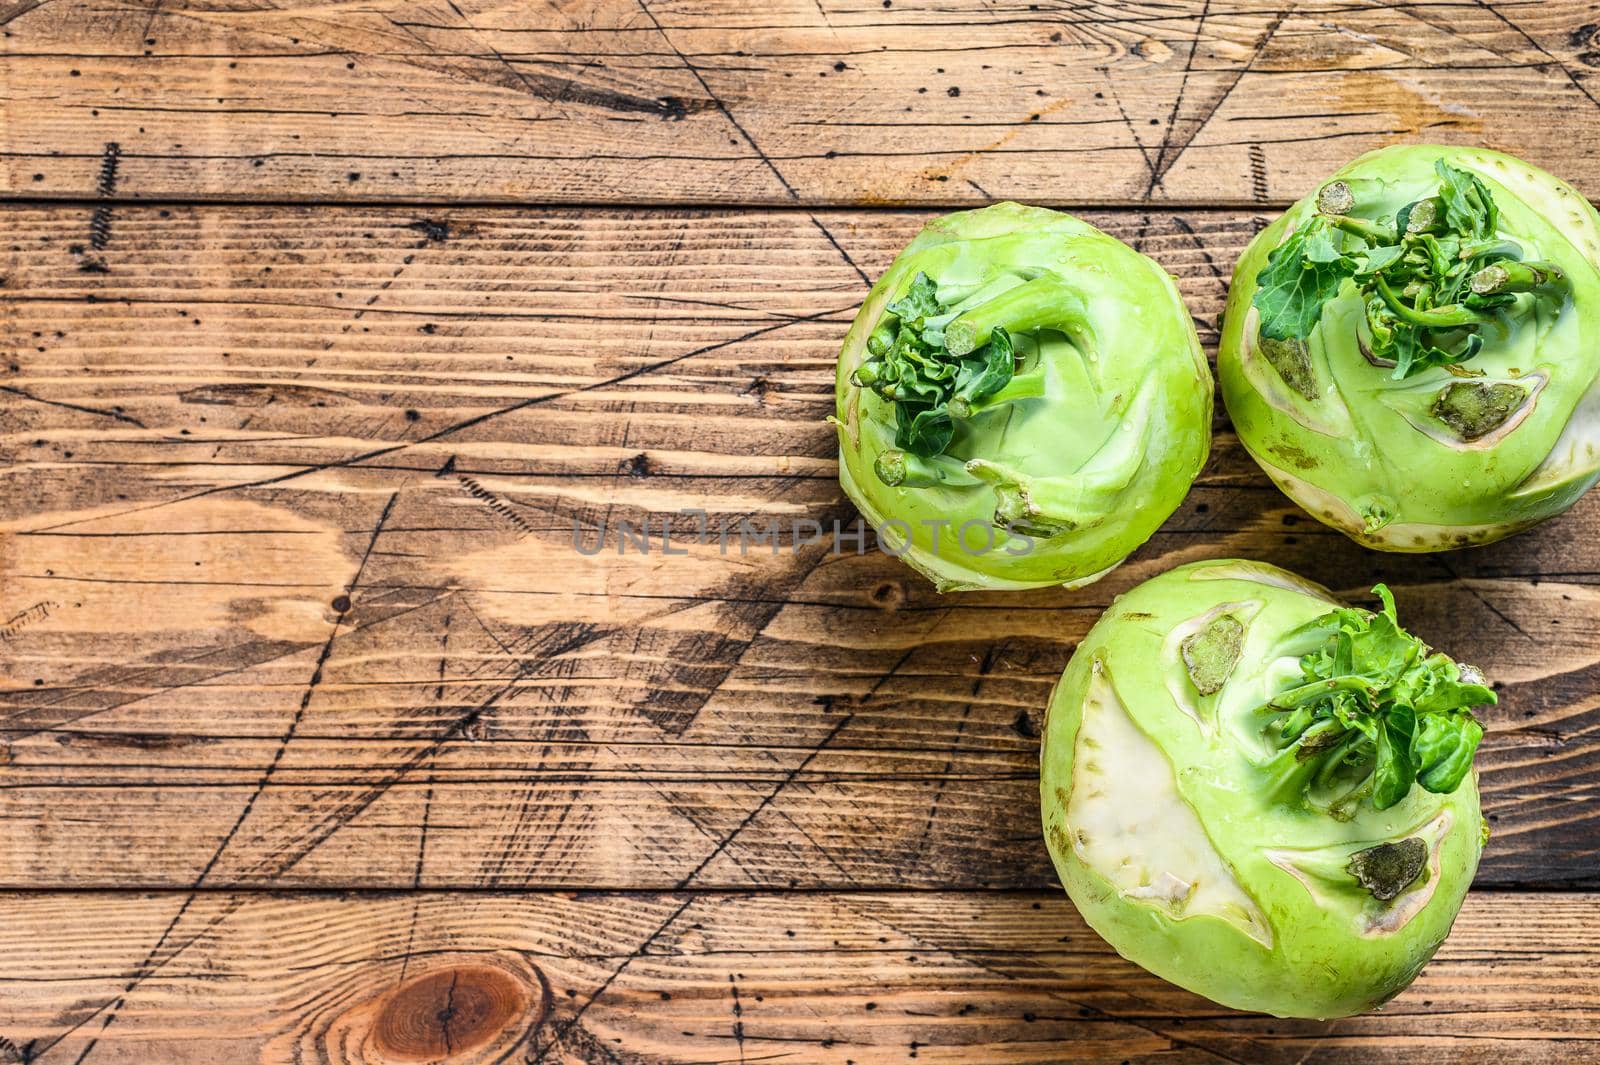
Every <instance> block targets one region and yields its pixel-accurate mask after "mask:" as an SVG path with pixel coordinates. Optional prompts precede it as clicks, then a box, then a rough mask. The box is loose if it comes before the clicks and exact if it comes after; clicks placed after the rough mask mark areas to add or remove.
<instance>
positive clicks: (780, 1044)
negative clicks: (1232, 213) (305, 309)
mask: <svg viewBox="0 0 1600 1065" xmlns="http://www.w3.org/2000/svg"><path fill="white" fill-rule="evenodd" d="M0 902H3V905H4V908H5V911H6V913H7V914H8V917H9V918H10V919H9V920H7V921H6V922H5V924H4V926H3V927H0V1037H3V1038H4V1039H6V1040H8V1041H9V1045H10V1046H12V1047H15V1048H16V1049H17V1051H18V1052H19V1053H18V1055H16V1056H17V1057H18V1058H19V1060H26V1061H31V1060H40V1058H41V1057H42V1059H43V1060H46V1061H56V1060H61V1061H72V1060H74V1059H75V1058H76V1060H79V1061H83V1060H85V1058H84V1057H82V1056H79V1055H81V1054H84V1053H87V1060H88V1061H90V1062H93V1063H96V1065H106V1063H111V1062H139V1063H142V1062H149V1061H207V1062H244V1061H262V1062H268V1063H275V1062H290V1061H293V1062H307V1063H310V1062H329V1063H332V1062H348V1061H374V1062H376V1061H397V1060H403V1061H411V1060H417V1061H421V1060H438V1059H443V1058H445V1057H448V1060H450V1061H452V1062H489V1061H506V1060H528V1061H548V1062H563V1061H564V1062H579V1061H582V1062H602V1061H626V1062H636V1063H640V1065H647V1063H648V1065H653V1063H664V1062H713V1061H727V1062H733V1061H750V1062H756V1061H763V1060H781V1059H784V1058H787V1059H789V1060H794V1061H807V1062H818V1063H824V1062H831V1063H838V1065H845V1063H847V1062H854V1063H857V1065H870V1063H874V1062H889V1061H896V1062H899V1061H906V1060H908V1059H915V1060H917V1061H919V1062H921V1061H935V1062H963V1063H964V1062H974V1061H982V1062H986V1063H987V1062H994V1063H1011V1065H1022V1063H1028V1062H1039V1063H1043V1062H1051V1063H1057V1062H1069V1061H1096V1062H1103V1061H1119V1060H1120V1061H1133V1062H1163V1063H1167V1062H1188V1061H1197V1062H1199V1061H1233V1062H1244V1061H1248V1062H1254V1063H1262V1065H1276V1063H1284V1065H1288V1063H1298V1062H1303V1061H1308V1060H1315V1061H1326V1062H1351V1061H1363V1062H1370V1061H1393V1062H1406V1063H1408V1065H1416V1063H1432V1062H1459V1061H1464V1060H1479V1059H1482V1060H1490V1059H1494V1060H1514V1061H1518V1062H1571V1061H1579V1060H1589V1059H1591V1058H1593V1057H1594V1056H1596V1055H1600V997H1597V995H1596V990H1595V983H1594V979H1593V972H1594V968H1595V966H1596V965H1597V964H1600V952H1597V948H1596V943H1597V942H1600V898H1597V897H1596V896H1593V895H1562V894H1535V895H1525V896H1506V895H1496V894H1493V893H1476V894H1473V895H1471V896H1469V898H1468V900H1467V905H1466V908H1465V909H1464V910H1463V912H1462V915H1461V918H1460V919H1459V920H1458V921H1457V922H1456V927H1455V930H1454V932H1453V933H1452V934H1451V937H1450V938H1449V939H1448V940H1447V941H1446V942H1445V944H1444V947H1443V949H1442V950H1441V951H1440V953H1439V955H1438V957H1437V958H1436V959H1435V960H1434V962H1433V963H1432V964H1431V965H1430V966H1429V967H1428V968H1427V969H1425V970H1424V971H1423V973H1422V975H1421V977H1420V978H1419V979H1418V980H1417V982H1416V983H1415V984H1414V985H1413V986H1412V987H1411V989H1410V990H1408V991H1407V992H1405V993H1404V994H1403V995H1401V996H1400V997H1399V998H1398V999H1396V1000H1395V1001H1394V1002H1392V1003H1390V1004H1389V1005H1387V1006H1385V1007H1384V1009H1383V1010H1382V1011H1381V1012H1379V1013H1375V1014H1370V1015H1367V1016H1364V1017H1358V1018H1352V1019H1347V1020H1339V1021H1330V1022H1310V1021H1283V1020H1276V1019H1274V1018H1271V1017H1263V1016H1259V1015H1252V1014H1242V1013H1235V1012H1233V1011H1231V1010H1226V1009H1223V1008H1221V1007H1218V1006H1215V1005H1213V1004H1211V1003H1209V1002H1207V1001H1205V1000H1203V999H1200V998H1198V997H1196V996H1194V995H1191V994H1188V993H1187V992H1184V991H1180V990H1178V989H1177V988H1175V987H1172V986H1171V985H1169V984H1165V983H1163V982H1162V981H1160V980H1158V979H1156V978H1154V977H1152V976H1150V975H1148V974H1146V973H1145V972H1143V971H1142V970H1140V969H1138V968H1136V967H1134V966H1133V965H1131V964H1129V963H1128V962H1125V961H1123V960H1122V959H1121V958H1119V957H1117V956H1116V955H1115V954H1114V953H1113V952H1112V951H1111V950H1110V948H1108V947H1107V946H1106V945H1105V944H1104V943H1102V942H1101V941H1100V939H1099V938H1098V937H1097V936H1095V934H1094V933H1093V932H1092V931H1090V930H1089V929H1088V928H1087V927H1086V926H1085V925H1084V924H1083V923H1082V921H1081V920H1080V919H1079V918H1078V917H1077V915H1076V913H1075V912H1074V911H1073V909H1072V906H1071V904H1070V903H1069V902H1067V900H1066V898H1065V896H1063V895H1061V894H1060V893H1049V894H1039V895H1031V894H1023V895H1005V894H998V895H990V894H957V895H923V894H887V895H886V894H861V893H853V894H851V893H847V894H840V895H829V896H817V895H795V894H755V895H729V894H711V895H694V894H687V895H684V894H666V895H652V894H643V893H635V894H625V895H609V894H585V895H577V896H573V895H505V894H488V893H480V894H470V895H450V894H435V893H422V894H398V895H384V896H280V895H271V894H246V895H230V894H226V893H202V894H200V895H199V896H197V897H194V898H192V899H191V898H190V897H189V896H186V895H183V894H170V893H169V894H157V895H142V896H141V895H124V894H114V895H105V894H96V895H51V894H28V895H20V896H6V897H3V899H0ZM452 992H453V997H452ZM91 1044H92V1046H91ZM6 1045H7V1044H4V1043H0V1047H4V1046H6Z"/></svg>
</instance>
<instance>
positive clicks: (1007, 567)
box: [833, 203, 1211, 590]
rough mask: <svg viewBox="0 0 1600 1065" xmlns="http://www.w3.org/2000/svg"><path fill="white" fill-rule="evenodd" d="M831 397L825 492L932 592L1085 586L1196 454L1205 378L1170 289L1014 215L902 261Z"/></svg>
mask: <svg viewBox="0 0 1600 1065" xmlns="http://www.w3.org/2000/svg"><path fill="white" fill-rule="evenodd" d="M836 396H837V411H836V415H837V416H836V417H835V418H834V419H833V420H834V421H835V423H836V424H837V426H838V429H839V443H840V481H841V483H842V484H843V485H844V488H845V490H846V492H847V493H848V494H849V495H850V497H851V499H852V500H853V501H854V502H855V503H856V504H857V506H858V507H860V509H861V511H862V513H863V515H864V516H865V517H866V518H867V520H868V521H869V522H870V523H871V524H872V525H873V526H874V527H875V528H876V529H877V530H878V533H879V539H880V542H881V543H883V544H884V546H885V547H886V548H887V549H889V550H890V551H892V552H893V553H894V554H897V555H899V556H901V557H903V558H904V559H905V560H906V561H907V562H908V563H910V564H911V565H912V566H914V567H915V568H917V569H918V570H920V571H921V572H923V573H924V574H926V575H927V576H928V577H929V578H931V579H932V580H933V581H934V582H935V583H936V584H937V585H938V586H939V587H940V589H941V590H952V589H960V588H1027V587H1037V586H1042V585H1049V584H1069V585H1077V584H1084V583H1087V582H1089V581H1091V580H1094V579H1096V578H1097V577H1099V576H1100V575H1102V574H1103V573H1104V572H1105V571H1107V570H1109V569H1110V568H1111V567H1113V566H1115V565H1116V564H1117V563H1118V562H1120V561H1121V560H1122V559H1123V558H1124V557H1125V556H1126V555H1127V554H1128V553H1129V552H1131V551H1132V550H1133V549H1134V548H1136V547H1138V546H1139V545H1140V544H1141V543H1143V542H1144V540H1145V539H1147V538H1148V537H1149V536H1150V534H1151V533H1152V532H1154V531H1155V529H1156V527H1157V526H1158V525H1160V523H1161V522H1162V520H1164V519H1165V518H1166V516H1167V515H1168V514H1170V513H1171V512H1172V511H1173V509H1174V508H1176V506H1177V505H1178V503H1179V502H1180V501H1181V500H1182V498H1183V495H1184V493H1185V492H1186V491H1187V490H1188V487H1189V484H1190V482H1191V481H1193V479H1194V477H1195V475H1196V474H1197V473H1198V472H1199V470H1200V466H1201V465H1202V464H1203V463H1204V461H1205V457H1206V454H1207V452H1208V450H1209V444H1210V441H1209V428H1210V418H1211V378H1210V372H1209V370H1208V369H1207V367H1206V364H1205V360H1204V358H1203V356H1202V355H1201V352H1200V347H1199V342H1198V340H1197V339H1196V337H1195V333H1194V326H1193V323H1192V321H1191V320H1190V318H1189V315H1188V312H1187V310H1185V308H1184V306H1183V302H1182V300H1181V299H1180V298H1179V297H1178V294H1177V290H1176V288H1175V287H1174V285H1173V282H1172V279H1171V278H1170V277H1169V276H1168V275H1167V274H1166V273H1165V272H1164V271H1162V270H1161V269H1160V267H1158V266H1157V265H1156V264H1155V263H1153V262H1152V261H1151V260H1149V259H1147V258H1145V257H1144V256H1142V255H1140V254H1139V253H1137V252H1135V251H1134V250H1133V249H1131V248H1129V247H1128V246H1127V245H1125V244H1123V243H1121V242H1120V241H1117V240H1115V239H1113V238H1112V237H1109V236H1107V235H1106V234H1104V233H1101V232H1100V231H1099V230H1097V229H1095V228H1094V227H1092V226H1089V225H1087V224H1086V223H1084V222H1081V221H1079V220H1078V219H1076V218H1073V217H1072V216H1070V215H1066V214H1061V213H1059V212H1056V211H1048V210H1043V209H1040V208H1034V207H1024V206H1021V205H1018V204H1014V203H1001V204H996V205H994V206H992V207H987V208H984V209H982V210H977V211H965V212H960V213H957V214H952V215H947V216H945V217H943V218H939V219H935V220H934V221H933V222H931V223H929V225H928V226H927V227H926V228H925V229H924V230H923V231H922V233H921V234H919V235H918V236H917V238H916V239H915V240H913V241H912V242H911V244H910V245H909V246H907V248H906V249H905V251H904V252H902V253H901V255H900V256H899V257H898V258H897V259H896V260H895V262H894V264H893V265H892V266H891V267H890V268H889V270H888V271H887V272H886V273H885V274H884V276H883V277H882V278H881V279H880V280H879V282H878V283H877V285H875V286H874V287H873V290H872V292H871V293H870V294H869V295H868V297H867V299H866V302H865V303H864V304H863V305H862V308H861V312H860V314H858V315H857V317H856V321H855V324H854V326H853V327H852V328H851V330H850V333H849V335H848V336H847V337H846V339H845V344H844V349H843V350H842V352H841V353H840V357H839V372H838V378H837V386H836Z"/></svg>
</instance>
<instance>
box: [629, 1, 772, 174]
mask: <svg viewBox="0 0 1600 1065" xmlns="http://www.w3.org/2000/svg"><path fill="white" fill-rule="evenodd" d="M635 2H636V3H637V4H638V5H639V10H640V11H643V12H644V14H645V17H646V18H648V19H649V20H650V24H651V25H652V26H654V27H655V28H656V32H657V33H659V34H661V39H662V41H664V42H666V45H667V47H668V48H670V49H671V50H672V54H673V55H675V56H677V57H678V62H680V63H682V64H683V67H684V69H685V70H687V71H688V72H689V73H690V74H691V75H692V76H693V77H694V80H695V81H698V82H699V83H700V88H702V89H704V90H705V94H706V95H707V96H709V97H710V98H711V102H712V104H713V105H715V106H716V108H717V110H718V111H721V112H722V116H723V117H724V118H726V119H727V120H728V124H729V125H730V126H732V127H733V128H734V129H735V130H737V131H738V133H739V136H741V137H743V138H744V142H745V143H746V144H748V145H749V146H750V150H751V151H753V152H755V153H756V155H757V156H759V157H760V159H761V161H762V162H763V163H765V164H766V166H767V169H768V170H770V171H771V172H772V176H773V177H775V178H777V179H778V184H780V185H782V186H783V190H784V191H785V192H787V193H788V194H789V198H790V199H791V200H798V199H799V198H800V193H799V192H798V191H797V190H796V189H795V187H794V186H793V185H791V184H789V179H788V178H786V177H784V176H783V171H781V170H779V169H778V164H777V163H774V162H773V161H772V157H771V156H769V155H768V154H767V153H766V152H765V151H763V150H762V148H761V145H759V144H757V143H756V139H755V138H754V137H752V136H751V135H750V131H749V130H747V129H745V128H744V126H743V125H741V124H740V122H739V120H738V119H737V118H735V117H734V115H733V112H732V111H731V110H729V109H728V105H727V103H726V102H724V101H723V99H722V97H720V96H718V95H717V94H716V93H715V92H714V91H712V88H711V84H710V82H708V81H706V79H705V75H704V74H701V73H700V68H699V67H697V66H695V65H694V64H693V63H691V62H690V61H689V57H688V56H686V55H684V54H683V52H682V51H680V50H679V48H678V46H677V45H676V44H674V43H673V42H672V38H671V37H670V36H668V35H667V31H666V29H665V28H663V27H662V25H661V21H660V20H659V19H657V18H656V16H655V12H653V11H651V10H650V5H649V4H647V3H645V0H635Z"/></svg>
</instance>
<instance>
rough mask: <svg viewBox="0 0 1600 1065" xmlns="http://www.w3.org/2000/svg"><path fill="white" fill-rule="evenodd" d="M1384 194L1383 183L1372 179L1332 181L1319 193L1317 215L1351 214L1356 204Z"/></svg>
mask: <svg viewBox="0 0 1600 1065" xmlns="http://www.w3.org/2000/svg"><path fill="white" fill-rule="evenodd" d="M1382 194H1383V185H1382V183H1381V182H1378V181H1376V180H1373V179H1372V178H1340V179H1339V180H1337V181H1330V182H1328V183H1327V184H1326V185H1324V186H1322V188H1321V189H1320V190H1319V191H1318V192H1317V213H1318V214H1325V215H1336V214H1349V213H1350V212H1351V211H1354V210H1355V209H1356V204H1357V203H1358V202H1359V201H1361V200H1363V199H1366V200H1371V199H1373V198H1375V197H1377V196H1381V195H1382Z"/></svg>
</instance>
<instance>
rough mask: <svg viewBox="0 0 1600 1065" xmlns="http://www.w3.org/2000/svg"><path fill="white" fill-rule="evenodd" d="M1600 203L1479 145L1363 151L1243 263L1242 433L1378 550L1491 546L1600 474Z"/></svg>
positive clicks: (1230, 341)
mask: <svg viewBox="0 0 1600 1065" xmlns="http://www.w3.org/2000/svg"><path fill="white" fill-rule="evenodd" d="M1597 264H1600V215H1597V214H1596V213H1595V210H1594V208H1593V207H1591V206H1590V205H1589V204H1588V203H1587V202H1586V201H1585V200H1584V198H1583V197H1582V196H1581V195H1579V194H1578V192H1577V191H1575V190H1574V189H1573V188H1572V187H1571V186H1570V185H1567V184H1566V183H1565V182H1562V181H1559V180H1557V179H1556V178H1554V177H1552V176H1551V175H1550V174H1547V173H1545V172H1544V171H1543V170H1540V169H1539V168H1538V167H1535V166H1531V165H1529V164H1528V163H1525V162H1523V161H1522V160H1520V159H1516V158H1513V157H1512V156H1509V155H1502V154H1501V153H1499V152H1493V151H1488V150H1486V149H1479V148H1451V147H1441V146H1437V145H1414V146H1404V147H1392V148H1384V149H1381V150H1379V151H1375V152H1372V153H1370V154H1368V155H1364V156H1362V157H1361V158H1359V159H1357V160H1355V161H1354V162H1352V163H1351V164H1350V165H1348V166H1346V167H1345V168H1344V169H1342V170H1340V171H1339V172H1338V173H1336V174H1334V175H1333V177H1332V178H1330V179H1329V181H1328V182H1327V183H1326V184H1324V185H1323V186H1322V187H1321V188H1320V189H1319V190H1317V192H1316V193H1315V194H1314V195H1311V196H1308V197H1307V198H1306V199H1304V200H1301V201H1300V202H1299V203H1297V204H1295V205H1294V206H1293V207H1291V208H1290V209H1289V210H1288V212H1287V213H1285V214H1284V215H1283V216H1282V217H1281V218H1279V219H1278V220H1277V221H1275V222H1274V223H1273V224H1272V225H1270V226H1268V227H1267V228H1266V229H1264V230H1262V231H1261V233H1259V234H1258V235H1257V236H1256V238H1255V239H1254V240H1253V241H1252V242H1251V243H1250V246H1249V247H1248V248H1247V249H1246V250H1245V253H1244V256H1243V258H1241V259H1240V260H1239V263H1238V266H1237V267H1235V269H1234V275H1233V285H1232V288H1231V289H1230V291H1229V294H1228V306H1227V312H1226V316H1225V320H1224V327H1223V333H1222V343H1221V348H1220V352H1219V356H1218V374H1219V377H1220V378H1221V381H1222V394H1223V399H1224V400H1225V401H1226V403H1227V406H1228V413H1229V415H1230V416H1231V417H1232V419H1233V424H1234V427H1235V428H1236V429H1237V430H1238V433H1239V438H1240V440H1241V441H1243V443H1244V445H1245V447H1246V448H1248V449H1249V451H1250V453H1251V454H1252V455H1253V456H1255V459H1256V461H1257V462H1259V463H1260V464H1261V467H1262V469H1264V470H1265V471H1266V472H1267V474H1268V475H1269V476H1270V477H1271V478H1272V479H1273V481H1275V482H1276V483H1277V485H1278V487H1279V488H1281V489H1282V490H1283V491H1284V492H1285V493H1287V494H1288V495H1289V496H1290V498H1292V499H1293V500H1294V501H1295V502H1297V503H1299V504H1300V505H1301V506H1302V507H1304V508H1305V509H1306V510H1307V511H1309V512H1310V513H1311V514H1313V515H1315V516H1316V517H1318V518H1319V519H1321V520H1322V521H1324V522H1326V523H1327V524H1329V525H1332V526H1333V527H1334V528H1336V529H1338V530H1340V531H1341V532H1344V533H1345V534H1347V535H1349V536H1350V537H1352V538H1353V539H1355V540H1357V541H1359V542H1360V543H1362V544H1365V545H1367V546H1368V547H1374V548H1378V549H1380V550H1386V551H1438V550H1446V549H1450V548H1456V547H1465V546H1470V545H1473V544H1482V543H1488V542H1490V541H1492V540H1497V539H1499V538H1501V537H1503V536H1507V535H1510V534H1511V533H1514V532H1516V531H1518V530H1520V529H1524V528H1526V527H1528V526H1530V525H1532V524H1534V523H1536V522H1539V521H1543V520H1544V519H1545V518H1549V517H1551V516H1553V515H1556V514H1559V513H1561V512H1562V511H1563V510H1565V509H1566V508H1567V507H1569V506H1571V505H1572V504H1573V502H1574V501H1576V500H1577V499H1578V497H1579V496H1581V495H1582V494H1583V493H1584V492H1585V491H1587V490H1588V489H1589V487H1590V486H1591V485H1592V484H1594V482H1595V480H1596V478H1597V477H1600V270H1597Z"/></svg>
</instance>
